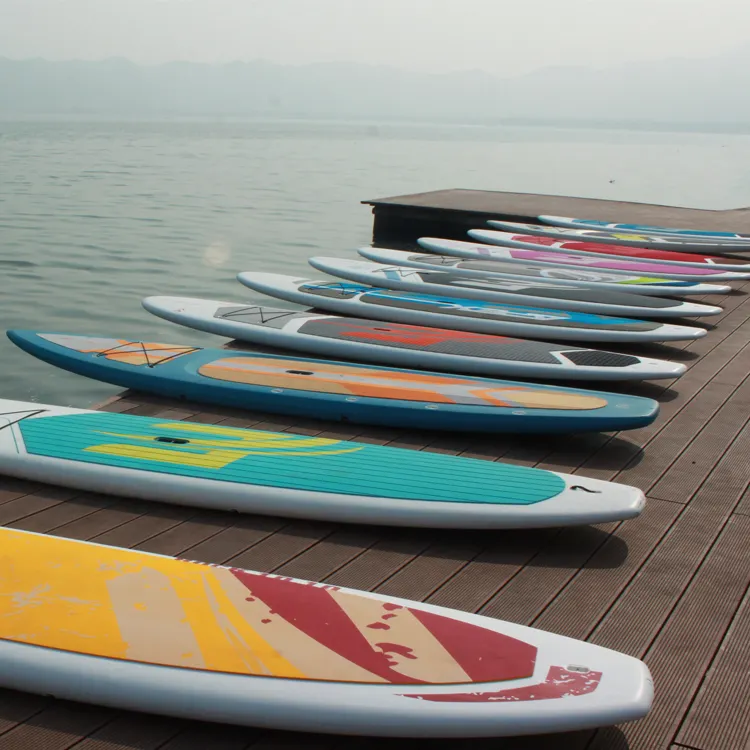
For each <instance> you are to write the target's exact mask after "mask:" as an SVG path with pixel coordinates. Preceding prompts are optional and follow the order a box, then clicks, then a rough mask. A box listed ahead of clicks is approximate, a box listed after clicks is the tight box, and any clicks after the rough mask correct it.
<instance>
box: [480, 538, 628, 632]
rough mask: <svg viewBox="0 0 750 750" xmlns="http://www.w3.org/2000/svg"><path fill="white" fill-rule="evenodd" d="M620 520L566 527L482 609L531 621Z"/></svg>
mask: <svg viewBox="0 0 750 750" xmlns="http://www.w3.org/2000/svg"><path fill="white" fill-rule="evenodd" d="M615 526H616V524H606V525H601V526H583V527H575V528H568V529H563V530H562V531H561V532H560V533H559V534H557V535H555V536H554V537H553V538H552V539H551V540H550V541H549V543H548V544H547V545H545V547H543V548H542V549H541V550H540V551H539V553H538V554H537V555H536V557H535V558H534V560H533V563H531V564H529V565H526V566H524V568H523V569H522V570H520V571H519V572H518V574H517V575H515V576H514V577H513V579H512V580H511V581H509V582H508V583H507V584H506V585H505V586H503V587H502V588H501V589H500V591H499V592H498V593H497V594H495V596H493V597H492V599H490V601H488V602H487V603H486V604H485V605H484V606H483V607H482V608H481V609H480V610H479V613H480V614H482V615H487V616H489V617H496V618H498V619H502V620H511V621H513V622H519V623H522V624H527V623H530V622H531V621H532V620H533V619H534V618H535V617H537V616H538V615H539V613H540V612H541V611H542V610H543V609H544V608H545V607H546V606H547V605H548V604H549V603H550V602H551V601H552V600H553V599H554V598H555V596H556V595H557V593H558V592H559V591H560V589H561V588H563V587H564V586H565V585H566V584H567V583H568V582H569V581H570V580H571V578H572V577H573V576H574V575H575V571H576V570H577V569H578V568H580V567H581V566H582V565H585V563H586V562H587V561H589V560H590V559H591V558H592V557H593V556H594V555H595V553H596V552H597V550H599V549H601V547H602V546H603V545H604V544H605V543H606V542H607V540H608V539H609V537H610V534H611V533H612V531H613V530H614V528H615Z"/></svg>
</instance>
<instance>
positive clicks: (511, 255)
mask: <svg viewBox="0 0 750 750" xmlns="http://www.w3.org/2000/svg"><path fill="white" fill-rule="evenodd" d="M417 242H418V243H419V244H420V245H421V246H422V247H424V248H426V249H428V250H432V251H433V252H437V253H445V254H446V255H457V256H459V257H462V258H475V259H477V260H480V259H486V260H500V261H503V262H506V263H508V262H510V263H513V262H518V263H533V264H534V265H541V266H560V267H561V268H571V267H575V268H585V269H587V270H590V271H597V270H600V269H601V270H604V271H610V272H615V273H617V272H619V273H626V274H630V275H634V274H639V273H642V274H647V275H649V276H656V277H662V278H665V279H676V280H682V281H689V280H692V281H736V280H742V279H744V278H745V276H746V274H734V273H727V272H726V271H714V270H712V269H710V268H684V267H682V268H680V269H679V270H676V269H672V268H669V267H668V266H665V265H664V264H660V263H646V262H644V261H633V260H620V259H618V258H604V257H601V258H594V257H592V256H582V255H570V254H569V253H561V252H557V251H550V250H542V249H539V250H528V249H526V250H522V249H521V248H520V247H499V246H497V245H486V244H483V243H479V242H461V241H460V240H444V239H438V238H435V237H420V238H419V239H418V240H417Z"/></svg>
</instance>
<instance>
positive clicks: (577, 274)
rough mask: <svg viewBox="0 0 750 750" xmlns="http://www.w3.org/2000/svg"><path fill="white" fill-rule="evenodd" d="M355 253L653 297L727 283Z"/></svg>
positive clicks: (712, 289)
mask: <svg viewBox="0 0 750 750" xmlns="http://www.w3.org/2000/svg"><path fill="white" fill-rule="evenodd" d="M357 252H358V253H359V254H360V255H361V256H362V257H363V258H367V259H368V260H373V261H375V262H376V263H388V264H391V265H395V266H405V267H407V268H424V269H426V270H428V271H438V270H447V271H451V272H452V273H456V274H460V275H461V276H470V277H472V278H475V279H487V278H493V279H520V280H522V281H526V282H527V283H533V282H534V281H541V282H543V283H554V284H556V285H558V286H566V287H569V288H570V287H573V288H577V289H581V288H587V289H595V290H600V291H605V290H606V291H612V292H628V293H636V294H647V295H649V296H654V297H666V296H670V297H688V296H694V295H698V294H728V293H729V292H731V291H732V287H731V286H727V285H726V284H724V285H722V284H697V283H694V282H691V281H672V280H670V279H659V278H655V277H648V276H636V275H632V276H629V275H627V274H623V273H609V272H607V271H598V270H597V271H593V270H586V269H583V268H562V267H560V266H543V265H535V264H530V263H506V262H503V261H498V260H492V261H484V260H471V259H469V260H462V259H461V258H458V257H451V256H448V255H435V254H434V253H430V254H425V253H418V252H414V251H412V252H406V251H403V250H392V249H389V248H383V247H361V248H359V249H358V250H357Z"/></svg>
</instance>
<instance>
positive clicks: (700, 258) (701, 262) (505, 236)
mask: <svg viewBox="0 0 750 750" xmlns="http://www.w3.org/2000/svg"><path fill="white" fill-rule="evenodd" d="M469 235H470V236H471V238H472V239H475V240H478V241H479V242H487V243H489V244H491V245H502V246H503V247H520V248H523V249H526V250H555V251H560V252H564V253H569V254H570V255H591V256H594V257H601V256H603V255H606V256H608V257H610V258H621V259H623V260H631V259H633V258H637V259H638V260H642V261H645V262H647V263H659V264H661V265H668V266H672V267H674V268H677V269H678V270H679V269H680V268H682V267H685V266H687V267H688V268H712V269H714V270H717V271H730V272H734V273H750V263H748V262H747V261H745V260H742V259H740V258H725V257H721V256H718V255H701V254H700V253H676V252H674V251H672V250H652V249H650V248H647V247H624V246H621V245H606V244H603V243H600V242H577V241H575V240H574V241H569V240H556V239H554V238H552V237H535V236H533V235H529V234H511V233H510V232H498V231H497V230H494V229H472V230H470V231H469Z"/></svg>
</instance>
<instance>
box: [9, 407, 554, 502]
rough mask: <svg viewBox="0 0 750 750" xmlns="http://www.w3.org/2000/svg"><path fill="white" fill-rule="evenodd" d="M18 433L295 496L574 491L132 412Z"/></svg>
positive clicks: (110, 460) (437, 461) (360, 447)
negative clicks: (286, 491)
mask: <svg viewBox="0 0 750 750" xmlns="http://www.w3.org/2000/svg"><path fill="white" fill-rule="evenodd" d="M18 427H19V429H20V431H21V434H22V436H23V440H24V443H25V446H26V451H27V452H28V453H30V454H34V455H38V456H46V457H49V458H57V459H65V460H70V461H84V462H88V463H93V464H99V465H103V466H111V467H116V468H119V469H134V470H141V471H153V472H159V473H163V474H170V475H175V476H179V477H187V478H195V479H210V480H218V481H225V482H236V483H241V484H248V485H260V486H265V487H278V488H283V489H289V490H303V491H310V492H327V493H338V494H344V495H361V496H373V497H383V498H392V499H402V500H422V501H433V502H460V503H487V504H497V505H532V504H534V503H539V502H542V501H544V500H549V499H551V498H553V497H556V496H558V495H560V494H561V493H562V492H564V491H565V489H566V484H565V481H564V480H563V479H562V478H561V477H560V476H558V475H557V474H553V473H552V472H549V471H543V470H540V469H530V468H526V467H523V466H514V465H510V464H500V463H496V462H491V461H481V460H478V459H470V458H461V457H456V456H443V455H438V454H435V453H425V452H422V451H412V450H406V449H401V448H389V447H384V446H378V445H369V444H365V443H354V442H347V441H342V440H326V439H322V438H314V437H313V438H310V437H304V436H299V435H292V434H287V433H277V432H264V431H260V430H243V429H236V428H226V427H221V426H216V425H206V424H197V423H194V422H174V421H169V420H162V419H155V418H151V417H138V416H132V415H126V414H110V413H105V412H93V413H84V414H70V415H62V416H50V417H39V418H33V419H25V420H22V421H21V422H19V424H18Z"/></svg>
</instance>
